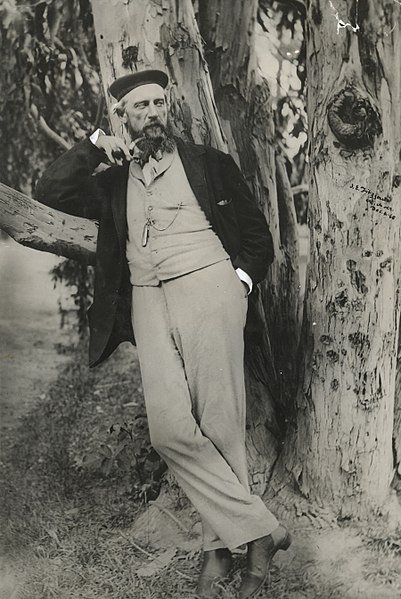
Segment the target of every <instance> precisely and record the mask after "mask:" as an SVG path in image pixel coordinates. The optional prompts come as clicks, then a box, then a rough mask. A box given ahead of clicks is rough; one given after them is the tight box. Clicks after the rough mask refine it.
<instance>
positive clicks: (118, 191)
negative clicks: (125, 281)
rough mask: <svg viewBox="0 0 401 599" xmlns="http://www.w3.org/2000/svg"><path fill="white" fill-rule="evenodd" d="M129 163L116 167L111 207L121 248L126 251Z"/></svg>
mask: <svg viewBox="0 0 401 599" xmlns="http://www.w3.org/2000/svg"><path fill="white" fill-rule="evenodd" d="M128 169H129V165H126V166H123V167H120V168H118V170H117V169H116V173H115V184H114V185H113V186H112V189H113V192H112V194H113V197H112V202H111V207H112V211H113V217H114V224H115V226H116V230H117V235H118V240H119V242H120V247H121V249H122V250H123V251H124V252H125V247H126V243H127V235H128V226H127V182H128Z"/></svg>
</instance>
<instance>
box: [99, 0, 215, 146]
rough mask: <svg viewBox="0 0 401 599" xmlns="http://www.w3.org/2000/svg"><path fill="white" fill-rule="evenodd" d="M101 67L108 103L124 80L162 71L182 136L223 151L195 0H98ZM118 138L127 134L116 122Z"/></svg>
mask: <svg viewBox="0 0 401 599" xmlns="http://www.w3.org/2000/svg"><path fill="white" fill-rule="evenodd" d="M92 10H93V17H94V23H95V31H96V43H97V47H98V54H99V62H100V68H101V74H102V80H103V87H104V90H105V95H106V98H107V100H108V102H109V103H110V102H113V101H114V100H113V99H112V98H111V97H110V96H109V94H108V91H107V90H108V87H109V85H110V83H111V82H112V81H113V80H114V79H115V78H116V77H118V76H121V75H124V74H127V73H130V72H135V71H137V70H138V71H139V70H143V69H145V68H160V69H162V70H164V71H167V72H168V74H169V76H170V81H171V83H172V85H171V86H170V88H169V95H170V105H171V110H170V113H171V116H172V120H173V124H174V125H175V127H176V129H177V130H178V132H179V134H180V135H181V136H182V137H184V138H186V139H189V140H191V141H194V142H196V143H207V144H210V145H213V146H214V147H216V148H220V149H222V150H224V149H226V143H225V140H224V137H223V134H222V130H221V127H220V124H219V120H218V117H217V113H216V108H215V105H214V100H213V91H212V86H211V82H210V78H209V75H208V69H207V65H206V62H205V60H204V58H203V53H202V44H201V39H200V35H199V31H198V27H197V24H196V21H195V16H194V11H193V7H192V3H191V0H180V2H175V1H174V0H137V1H135V2H132V1H129V0H128V1H127V2H118V3H113V9H112V13H110V2H109V0H92ZM111 124H112V128H113V130H114V133H115V134H120V135H121V133H123V132H122V131H121V125H120V122H119V120H118V118H117V117H116V116H114V117H113V116H111Z"/></svg>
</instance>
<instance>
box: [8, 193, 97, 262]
mask: <svg viewBox="0 0 401 599" xmlns="http://www.w3.org/2000/svg"><path fill="white" fill-rule="evenodd" d="M0 229H2V230H3V231H5V232H6V233H8V234H9V235H10V237H12V238H13V239H15V241H17V242H18V243H21V244H22V245H25V246H27V247H30V248H33V249H35V250H42V251H44V252H50V253H52V254H58V255H59V256H65V257H66V258H73V259H74V260H78V261H79V262H83V263H85V264H94V263H95V252H96V239H97V227H96V225H95V223H94V222H93V221H90V220H88V219H85V218H78V217H77V216H70V215H69V214H65V213H64V212H58V211H57V210H53V209H52V208H48V207H47V206H44V205H43V204H40V203H39V202H36V201H35V200H33V199H32V198H29V197H28V196H26V195H24V194H23V193H21V192H19V191H16V190H14V189H11V188H10V187H7V185H4V184H3V183H0Z"/></svg>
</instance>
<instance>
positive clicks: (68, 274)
mask: <svg viewBox="0 0 401 599" xmlns="http://www.w3.org/2000/svg"><path fill="white" fill-rule="evenodd" d="M50 274H51V277H52V280H53V282H54V284H55V285H56V284H57V283H62V284H63V285H65V286H67V287H68V288H70V289H71V297H72V299H73V301H74V304H75V306H76V317H77V318H76V323H77V328H78V334H79V336H80V338H82V337H84V335H85V334H86V332H87V329H88V323H87V318H86V311H87V309H88V307H89V305H90V303H91V301H92V298H93V283H94V269H93V267H91V266H87V265H86V264H81V263H80V262H75V261H74V260H63V261H62V262H60V263H59V264H58V265H57V266H55V267H54V268H53V269H52V270H51V271H50ZM59 312H60V314H61V328H63V326H64V325H65V322H66V316H67V313H68V310H67V309H66V308H64V307H63V303H62V301H61V300H59Z"/></svg>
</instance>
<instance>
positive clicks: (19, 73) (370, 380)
mask: <svg viewBox="0 0 401 599" xmlns="http://www.w3.org/2000/svg"><path fill="white" fill-rule="evenodd" d="M400 25H401V4H400V2H398V1H397V0H379V1H378V0H376V1H375V2H374V1H373V0H334V1H333V2H331V0H328V1H326V0H306V1H305V2H303V1H298V0H293V1H292V0H288V1H284V0H283V1H282V2H275V1H273V0H246V1H245V0H194V1H193V2H192V1H191V0H135V1H134V0H124V1H122V0H107V1H106V0H92V2H89V0H44V1H39V2H38V1H37V0H33V1H29V0H22V1H21V2H16V1H15V0H3V1H2V2H1V3H0V44H1V56H2V61H1V66H0V89H1V99H0V130H1V141H2V143H1V144H0V229H1V230H0V235H1V236H0V394H1V398H0V400H1V404H0V405H1V456H0V479H1V489H0V505H1V508H0V522H1V527H0V530H1V549H0V551H1V554H0V555H1V568H0V573H1V574H2V580H1V582H0V599H3V597H4V599H9V598H10V599H11V598H13V599H15V598H22V599H50V598H53V597H54V598H57V599H67V598H68V599H71V598H72V599H74V598H78V597H80V598H84V599H92V598H102V599H103V598H110V599H117V598H118V599H129V598H138V599H142V598H147V597H148V598H159V597H160V598H161V597H163V598H165V597H171V598H173V599H176V598H178V597H180V598H190V597H192V596H193V592H194V586H195V581H196V576H197V570H198V566H199V558H200V526H199V523H198V521H197V515H196V514H195V513H194V512H193V510H192V508H191V506H190V504H189V502H188V501H187V499H186V498H185V497H184V496H183V495H182V494H181V493H180V491H179V489H178V488H177V487H176V485H175V483H174V481H173V480H172V479H171V478H170V477H169V476H168V475H166V469H165V466H164V464H163V463H162V461H161V460H160V458H159V457H158V456H157V454H156V453H155V452H154V451H153V449H152V447H151V446H150V442H149V438H148V432H147V424H146V415H145V411H144V404H143V397H142V387H141V380H140V374H139V369H138V361H137V358H136V353H135V350H134V349H133V348H132V347H130V346H129V345H128V344H127V345H122V346H121V347H120V348H119V350H118V351H117V352H116V353H115V354H114V355H113V356H112V358H110V359H109V360H108V361H107V362H106V363H105V364H103V365H102V366H101V367H99V368H96V369H94V370H91V371H89V369H88V366H87V325H86V316H85V314H86V309H87V307H88V306H89V305H90V303H91V297H92V296H91V294H92V282H93V276H94V273H93V263H94V251H95V243H96V241H95V240H96V230H97V229H96V223H93V222H89V221H85V220H84V219H78V218H72V217H66V216H65V215H62V214H61V213H56V211H54V210H50V209H48V208H46V207H43V206H40V205H39V204H38V203H36V202H35V201H34V200H33V198H34V194H35V192H34V190H35V183H36V181H37V179H38V177H39V176H40V174H41V173H42V172H43V171H44V169H45V168H46V166H47V165H48V164H50V162H52V161H53V160H54V159H55V158H56V157H57V156H59V155H60V154H61V153H63V152H64V151H66V150H67V149H68V148H70V147H72V146H73V145H74V143H76V142H78V141H81V140H83V139H85V138H86V137H87V136H88V135H90V134H91V133H92V132H93V131H94V130H95V129H96V128H98V127H101V128H103V129H104V130H105V131H110V132H113V133H114V134H117V135H122V134H123V132H122V131H121V128H120V125H119V123H118V122H117V120H116V119H115V117H113V116H111V112H110V105H111V103H112V99H111V97H110V96H109V94H108V91H107V90H108V85H109V84H110V83H111V81H112V80H113V78H115V77H117V76H119V75H122V74H125V73H127V72H131V71H137V70H141V69H144V68H147V67H154V68H161V69H163V70H165V71H166V72H167V73H168V74H169V77H170V85H169V88H168V97H169V102H170V111H171V116H172V121H173V125H174V128H175V132H176V134H177V135H180V136H182V137H184V138H185V139H189V140H191V141H194V142H196V143H206V144H208V145H213V146H214V147H218V148H219V149H221V150H223V151H227V152H229V153H230V154H232V155H233V157H234V158H235V159H236V161H237V162H238V164H239V165H240V166H241V169H242V172H243V173H244V175H245V177H246V179H247V181H248V183H249V186H250V187H251V188H252V190H253V192H254V195H255V199H256V201H257V202H258V204H259V206H260V207H261V209H262V210H263V211H264V213H265V215H266V218H267V220H268V222H269V224H270V228H271V230H272V234H273V241H274V246H275V256H276V258H275V262H274V264H273V265H272V267H271V269H270V271H269V274H268V276H267V278H266V280H265V281H264V282H263V284H262V285H260V288H259V293H260V305H261V307H262V309H263V313H264V319H265V324H266V330H267V331H268V333H267V334H266V335H265V337H264V340H263V344H262V346H257V345H255V344H253V343H252V340H249V341H248V343H247V348H246V370H247V402H248V416H247V450H248V459H249V469H250V483H251V485H252V488H253V491H254V492H255V493H259V494H260V495H262V496H263V497H264V499H265V500H266V502H268V504H269V507H271V509H272V511H274V512H275V513H276V514H277V516H278V517H280V519H282V520H283V522H285V523H286V524H287V525H288V527H289V528H290V529H291V530H293V532H294V543H293V545H292V546H291V549H290V550H289V551H288V552H287V553H286V554H285V556H281V555H278V556H277V557H276V558H275V560H274V562H273V569H272V575H271V578H270V581H269V584H268V585H267V586H266V588H265V589H264V590H263V592H262V596H263V597H269V598H271V599H279V598H282V599H284V598H286V599H287V598H288V599H302V598H305V599H330V598H332V599H358V598H362V597H363V598H364V599H366V598H371V599H382V598H383V599H387V598H398V597H400V595H401V560H400V554H401V540H400V539H401V535H400V531H401V528H400V522H401V510H400V504H399V502H400V498H399V493H400V492H401V484H400V476H401V466H400V459H401V398H400V366H399V363H398V361H397V355H398V343H399V342H398V325H399V316H400V305H399V286H400V280H399V279H400V260H399V255H400V226H399V219H400V201H401V192H400V184H401V165H400V162H401V102H400V99H401V89H400V85H401V60H400V59H401V35H400ZM16 242H17V243H16ZM155 368H156V369H157V364H155ZM243 559H244V556H243V554H242V553H241V551H238V554H237V555H236V563H237V564H239V565H240V566H241V565H243ZM238 582H239V578H238V575H237V574H236V575H235V577H234V579H233V580H232V581H231V582H230V583H227V584H223V585H222V587H221V596H222V597H223V598H225V599H227V598H230V597H235V590H236V588H237V586H238Z"/></svg>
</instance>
